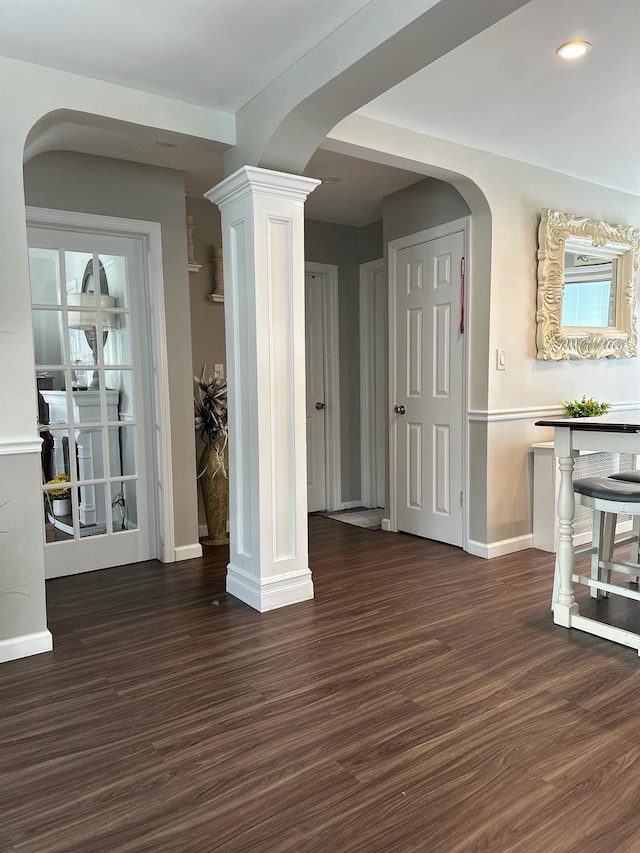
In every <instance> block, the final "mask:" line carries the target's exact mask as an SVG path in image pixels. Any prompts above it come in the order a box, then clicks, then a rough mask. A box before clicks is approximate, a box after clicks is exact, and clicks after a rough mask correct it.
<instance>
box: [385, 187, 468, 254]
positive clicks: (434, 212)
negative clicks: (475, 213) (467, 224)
mask: <svg viewBox="0 0 640 853" xmlns="http://www.w3.org/2000/svg"><path fill="white" fill-rule="evenodd" d="M382 210H383V228H384V244H385V247H386V245H387V243H389V242H391V240H397V239H398V238H400V237H406V236H407V235H408V234H416V233H417V232H418V231H425V230H426V229H427V228H435V227H436V226H437V225H444V224H445V223H447V222H453V221H454V220H455V219H462V218H463V217H464V216H469V215H470V213H471V211H470V210H469V207H468V205H467V203H466V201H465V200H464V199H463V198H462V196H461V195H460V193H459V192H458V190H456V189H455V188H454V187H452V186H451V184H447V183H445V182H444V181H438V180H436V178H427V179H426V180H424V181H420V182H419V183H417V184H413V185H412V186H410V187H407V188H406V189H404V190H399V191H398V192H397V193H392V194H391V195H388V196H385V198H384V199H383V201H382Z"/></svg>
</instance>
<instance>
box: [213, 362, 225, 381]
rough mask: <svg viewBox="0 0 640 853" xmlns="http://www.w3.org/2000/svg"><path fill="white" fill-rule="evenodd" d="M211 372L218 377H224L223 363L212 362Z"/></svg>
mask: <svg viewBox="0 0 640 853" xmlns="http://www.w3.org/2000/svg"><path fill="white" fill-rule="evenodd" d="M213 374H214V376H217V377H218V379H224V364H214V366H213Z"/></svg>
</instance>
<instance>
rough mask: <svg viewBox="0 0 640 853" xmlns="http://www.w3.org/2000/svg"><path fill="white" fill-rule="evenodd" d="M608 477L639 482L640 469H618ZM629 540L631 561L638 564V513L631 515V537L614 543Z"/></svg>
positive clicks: (639, 538) (639, 551) (639, 546)
mask: <svg viewBox="0 0 640 853" xmlns="http://www.w3.org/2000/svg"><path fill="white" fill-rule="evenodd" d="M609 479H610V480H624V482H625V483H638V484H640V471H619V472H618V473H617V474H610V475H609ZM629 542H631V543H633V549H632V558H633V561H634V562H636V563H638V564H639V565H640V515H634V517H633V533H632V535H631V537H630V538H629V539H624V540H623V541H622V542H619V543H616V545H622V544H628V543H629ZM614 547H615V545H614ZM635 580H636V583H637V582H638V576H636V578H635Z"/></svg>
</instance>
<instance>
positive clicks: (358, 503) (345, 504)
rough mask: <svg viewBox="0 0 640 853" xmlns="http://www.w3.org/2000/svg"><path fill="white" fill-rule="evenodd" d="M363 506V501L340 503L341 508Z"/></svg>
mask: <svg viewBox="0 0 640 853" xmlns="http://www.w3.org/2000/svg"><path fill="white" fill-rule="evenodd" d="M359 506H363V503H362V501H360V500H357V501H342V503H341V504H340V509H355V508H356V507H359Z"/></svg>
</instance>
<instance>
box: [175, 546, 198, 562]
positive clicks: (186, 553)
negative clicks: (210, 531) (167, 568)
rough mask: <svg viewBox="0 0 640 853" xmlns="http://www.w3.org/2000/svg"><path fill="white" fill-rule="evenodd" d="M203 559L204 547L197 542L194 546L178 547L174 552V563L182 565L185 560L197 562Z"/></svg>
mask: <svg viewBox="0 0 640 853" xmlns="http://www.w3.org/2000/svg"><path fill="white" fill-rule="evenodd" d="M198 557H202V545H201V544H200V543H199V542H196V543H195V544H193V545H176V547H175V551H174V562H176V563H180V562H182V561H183V560H195V559H197V558H198Z"/></svg>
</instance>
